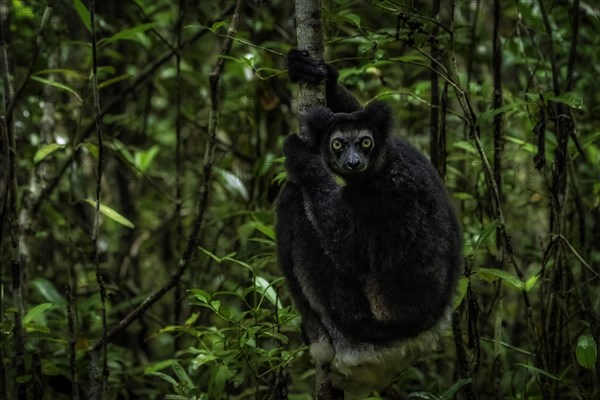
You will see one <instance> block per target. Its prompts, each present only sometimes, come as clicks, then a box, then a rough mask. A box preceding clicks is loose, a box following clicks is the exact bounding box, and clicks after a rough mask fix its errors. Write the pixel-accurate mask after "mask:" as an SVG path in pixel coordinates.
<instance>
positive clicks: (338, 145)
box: [331, 139, 344, 151]
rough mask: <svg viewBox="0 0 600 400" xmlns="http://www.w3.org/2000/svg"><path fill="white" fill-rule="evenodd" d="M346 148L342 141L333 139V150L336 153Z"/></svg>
mask: <svg viewBox="0 0 600 400" xmlns="http://www.w3.org/2000/svg"><path fill="white" fill-rule="evenodd" d="M342 147H344V144H343V143H342V141H341V140H340V139H333V140H332V141H331V148H332V149H333V150H335V151H340V150H341V149H342Z"/></svg>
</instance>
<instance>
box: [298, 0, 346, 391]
mask: <svg viewBox="0 0 600 400" xmlns="http://www.w3.org/2000/svg"><path fill="white" fill-rule="evenodd" d="M295 3H296V36H297V41H298V43H297V45H298V49H300V50H308V52H309V53H310V55H311V56H312V57H314V58H323V49H324V46H323V24H322V21H321V0H296V1H295ZM324 104H325V85H309V84H305V83H301V84H300V89H299V93H298V114H299V115H300V116H302V115H303V114H304V113H305V112H306V110H308V109H309V108H310V107H313V106H316V105H324ZM300 130H301V131H302V130H303V127H302V126H300ZM329 371H330V366H329V364H317V365H316V373H315V381H316V382H315V383H316V392H317V393H316V394H317V399H319V400H343V399H344V392H343V391H340V390H339V389H336V388H334V387H333V386H332V384H331V382H330V380H329Z"/></svg>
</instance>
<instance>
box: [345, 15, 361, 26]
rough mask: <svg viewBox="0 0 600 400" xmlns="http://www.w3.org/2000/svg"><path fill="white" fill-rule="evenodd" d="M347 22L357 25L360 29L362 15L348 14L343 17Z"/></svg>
mask: <svg viewBox="0 0 600 400" xmlns="http://www.w3.org/2000/svg"><path fill="white" fill-rule="evenodd" d="M342 17H343V18H344V19H346V20H347V21H349V22H351V23H353V24H354V25H356V27H357V28H360V15H358V14H346V15H343V16H342Z"/></svg>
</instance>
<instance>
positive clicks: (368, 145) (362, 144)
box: [360, 137, 373, 150]
mask: <svg viewBox="0 0 600 400" xmlns="http://www.w3.org/2000/svg"><path fill="white" fill-rule="evenodd" d="M371 146H373V140H371V138H370V137H364V138H362V140H361V141H360V147H362V148H363V149H365V150H367V149H370V148H371Z"/></svg>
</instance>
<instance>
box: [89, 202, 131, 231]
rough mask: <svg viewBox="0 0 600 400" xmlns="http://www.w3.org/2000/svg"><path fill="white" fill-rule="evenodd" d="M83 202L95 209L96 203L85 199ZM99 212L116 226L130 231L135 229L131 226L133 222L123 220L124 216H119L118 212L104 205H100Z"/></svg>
mask: <svg viewBox="0 0 600 400" xmlns="http://www.w3.org/2000/svg"><path fill="white" fill-rule="evenodd" d="M84 201H85V202H86V203H88V204H89V205H91V206H92V207H94V208H95V207H96V202H95V201H94V200H92V199H85V200H84ZM100 212H101V213H102V214H104V215H105V216H106V217H108V218H110V219H112V220H113V221H115V222H116V223H118V224H121V225H123V226H126V227H128V228H130V229H133V228H135V225H133V222H131V221H130V220H128V219H127V218H125V217H124V216H122V215H121V214H119V213H118V212H116V211H115V210H113V209H112V208H110V207H108V206H105V205H104V204H100Z"/></svg>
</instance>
